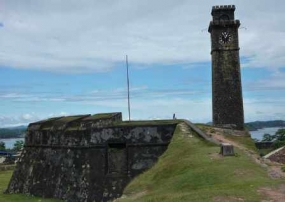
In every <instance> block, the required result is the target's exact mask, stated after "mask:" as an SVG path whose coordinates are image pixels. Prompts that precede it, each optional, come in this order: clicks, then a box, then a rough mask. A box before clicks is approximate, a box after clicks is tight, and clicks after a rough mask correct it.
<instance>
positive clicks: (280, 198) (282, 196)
mask: <svg viewBox="0 0 285 202" xmlns="http://www.w3.org/2000/svg"><path fill="white" fill-rule="evenodd" d="M205 132H206V133H207V134H208V135H211V136H212V137H213V138H214V139H216V140H218V141H219V142H221V143H222V142H224V143H230V144H232V145H233V146H234V147H237V148H239V149H241V150H243V151H244V152H246V154H247V155H249V156H250V157H251V158H252V159H253V160H254V161H255V162H256V163H258V164H259V165H261V166H262V167H266V168H267V173H268V175H269V176H270V177H271V178H273V179H285V173H284V172H283V171H282V170H281V165H280V164H278V163H274V162H271V161H270V160H267V159H263V158H260V157H259V155H258V154H257V153H256V152H253V151H251V150H249V149H247V148H245V147H244V146H243V145H240V144H238V143H236V142H234V141H232V140H229V139H227V138H226V137H225V136H224V135H222V134H223V129H215V132H213V131H211V133H210V131H208V130H207V131H205ZM238 133H240V131H238ZM258 192H259V193H260V194H262V195H264V196H265V197H266V198H268V199H266V200H262V202H285V183H284V184H281V185H280V186H279V187H278V188H272V187H261V188H259V189H258Z"/></svg>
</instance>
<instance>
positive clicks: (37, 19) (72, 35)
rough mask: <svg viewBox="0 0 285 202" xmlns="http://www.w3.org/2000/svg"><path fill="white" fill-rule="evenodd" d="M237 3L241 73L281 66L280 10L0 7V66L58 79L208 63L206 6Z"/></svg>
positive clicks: (197, 4) (240, 5)
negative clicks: (122, 68) (123, 67)
mask: <svg viewBox="0 0 285 202" xmlns="http://www.w3.org/2000/svg"><path fill="white" fill-rule="evenodd" d="M215 4H236V6H237V10H236V16H237V18H239V19H240V20H241V23H242V26H243V27H246V28H247V29H246V30H245V29H240V46H241V56H244V57H250V60H249V61H248V62H247V63H246V64H244V66H250V67H255V66H262V67H263V66H265V67H274V68H278V67H280V66H282V65H283V64H284V62H285V55H284V54H283V52H284V51H285V34H284V32H285V29H284V27H283V26H280V25H282V24H284V23H285V13H284V12H283V11H284V8H285V3H284V2H282V1H277V0H272V1H270V2H269V1H267V0H252V1H250V2H248V1H237V0H236V1H235V0H232V1H225V0H222V1H216V0H215V1H206V0H203V1H187V0H182V1H179V2H178V1H175V0H157V1H138V0H122V1H109V0H107V1H91V0H89V1H87V0H83V1H75V0H62V1H57V0H42V1H21V0H14V1H11V0H1V1H0V23H1V24H2V25H3V26H0V35H1V37H0V43H1V47H0V65H1V66H10V67H15V68H30V69H41V70H48V71H62V72H72V73H78V72H90V71H108V70H110V69H111V68H112V67H114V66H115V65H116V64H117V63H118V62H124V56H125V55H126V54H128V55H129V59H130V62H131V63H136V64H138V65H139V64H144V65H145V64H157V63H164V64H170V63H197V62H205V61H210V36H209V34H208V33H207V31H203V32H202V30H205V29H207V27H208V24H209V21H210V19H211V16H210V11H211V6H212V5H215Z"/></svg>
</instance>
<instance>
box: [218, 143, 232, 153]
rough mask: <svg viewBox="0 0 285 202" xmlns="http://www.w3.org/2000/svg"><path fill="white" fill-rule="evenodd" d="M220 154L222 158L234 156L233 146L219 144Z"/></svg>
mask: <svg viewBox="0 0 285 202" xmlns="http://www.w3.org/2000/svg"><path fill="white" fill-rule="evenodd" d="M221 154H222V155H223V156H234V155H235V152H234V146H233V145H231V144H229V143H222V144H221Z"/></svg>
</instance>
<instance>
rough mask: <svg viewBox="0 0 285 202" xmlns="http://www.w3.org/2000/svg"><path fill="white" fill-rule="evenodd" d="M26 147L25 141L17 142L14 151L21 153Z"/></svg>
mask: <svg viewBox="0 0 285 202" xmlns="http://www.w3.org/2000/svg"><path fill="white" fill-rule="evenodd" d="M23 146H24V141H23V140H17V141H16V142H15V144H14V147H13V150H14V151H20V150H21V149H22V148H23Z"/></svg>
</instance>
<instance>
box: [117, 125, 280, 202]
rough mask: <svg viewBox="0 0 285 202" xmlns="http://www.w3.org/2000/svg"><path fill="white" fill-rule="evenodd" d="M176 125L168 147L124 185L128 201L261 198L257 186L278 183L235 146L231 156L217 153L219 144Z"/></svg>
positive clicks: (123, 199) (125, 200)
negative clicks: (147, 167) (153, 161)
mask: <svg viewBox="0 0 285 202" xmlns="http://www.w3.org/2000/svg"><path fill="white" fill-rule="evenodd" d="M192 135H194V137H189V136H188V137H185V134H184V133H182V132H181V130H180V127H177V129H176V131H175V135H174V137H173V139H172V142H171V144H170V145H169V147H168V150H167V151H166V152H165V153H164V154H163V156H162V157H161V158H160V159H159V162H158V163H157V164H156V165H155V166H154V167H153V168H152V169H150V170H149V171H147V172H145V173H144V174H142V175H140V176H138V177H137V178H136V179H135V180H134V181H133V182H131V183H130V184H129V186H128V187H127V188H126V189H125V195H126V198H124V197H122V198H121V199H119V200H117V201H120V202H127V201H136V202H141V201H150V202H155V201H157V202H160V201H173V202H179V201H195V202H199V201H203V202H205V201H238V200H239V199H244V201H250V202H253V201H260V199H261V197H262V196H260V195H259V194H258V192H257V189H258V187H261V186H273V185H276V184H278V181H277V180H272V179H270V178H269V177H268V176H267V173H266V170H265V169H264V168H262V167H260V166H259V165H257V164H256V163H254V162H253V161H252V159H250V157H248V156H247V155H246V154H245V153H244V152H242V151H240V150H238V149H237V148H235V152H236V153H237V155H236V156H234V157H219V155H217V153H218V152H219V147H218V146H215V145H211V144H209V143H207V142H205V141H203V140H201V139H200V138H198V137H197V136H195V134H192Z"/></svg>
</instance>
